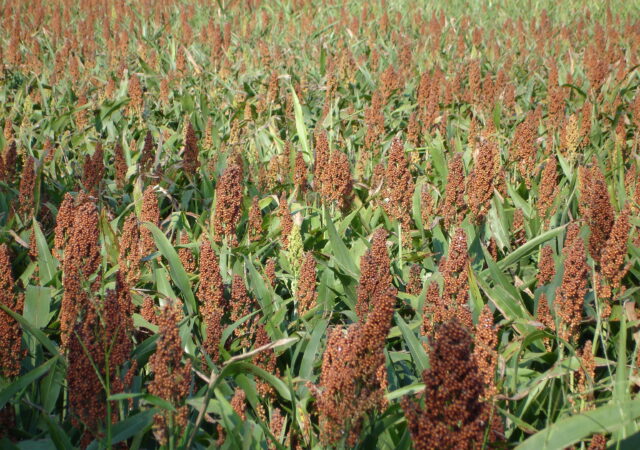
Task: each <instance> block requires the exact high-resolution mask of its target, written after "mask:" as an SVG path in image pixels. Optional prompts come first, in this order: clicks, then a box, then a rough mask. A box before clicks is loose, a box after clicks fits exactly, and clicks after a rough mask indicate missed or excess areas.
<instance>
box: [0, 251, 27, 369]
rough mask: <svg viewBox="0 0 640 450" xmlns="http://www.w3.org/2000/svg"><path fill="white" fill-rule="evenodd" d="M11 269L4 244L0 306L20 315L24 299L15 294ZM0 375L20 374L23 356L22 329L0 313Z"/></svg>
mask: <svg viewBox="0 0 640 450" xmlns="http://www.w3.org/2000/svg"><path fill="white" fill-rule="evenodd" d="M14 283H15V282H14V279H13V274H12V268H11V257H10V254H9V248H8V247H7V245H6V244H2V245H0V304H1V305H3V306H6V307H7V308H9V309H10V310H11V311H13V312H15V313H16V314H22V309H23V307H24V298H23V297H22V295H21V294H16V293H15V290H14ZM0 339H1V341H2V346H1V347H0V374H1V375H2V376H3V377H7V378H9V377H15V376H17V375H18V374H20V362H21V360H22V357H23V356H24V352H22V350H21V347H22V328H20V325H19V324H18V322H17V321H16V320H15V319H14V318H13V317H11V316H10V315H9V314H7V313H6V312H5V311H0Z"/></svg>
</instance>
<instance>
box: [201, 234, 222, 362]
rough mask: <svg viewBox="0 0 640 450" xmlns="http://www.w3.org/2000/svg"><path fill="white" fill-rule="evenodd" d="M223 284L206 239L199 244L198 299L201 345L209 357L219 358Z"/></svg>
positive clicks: (215, 257)
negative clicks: (202, 340)
mask: <svg viewBox="0 0 640 450" xmlns="http://www.w3.org/2000/svg"><path fill="white" fill-rule="evenodd" d="M223 294H224V285H223V283H222V276H221V275H220V266H219V265H218V256H217V255H216V254H215V252H214V251H213V248H212V247H211V243H210V242H209V240H208V239H203V241H202V243H201V244H200V286H199V288H198V300H199V301H200V313H201V314H202V319H203V322H204V324H205V327H206V337H205V339H204V342H203V343H202V344H203V347H204V349H205V351H206V352H207V354H208V355H209V356H210V357H211V359H212V360H213V361H215V362H218V361H219V360H220V350H219V346H220V340H221V338H222V331H223V327H224V323H223V319H224V310H225V306H226V304H225V300H224V296H223Z"/></svg>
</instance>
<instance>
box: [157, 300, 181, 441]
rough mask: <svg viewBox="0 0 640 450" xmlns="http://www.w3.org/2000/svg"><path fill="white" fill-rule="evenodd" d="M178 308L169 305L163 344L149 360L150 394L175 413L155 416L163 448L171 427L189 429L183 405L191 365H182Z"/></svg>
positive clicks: (160, 324)
mask: <svg viewBox="0 0 640 450" xmlns="http://www.w3.org/2000/svg"><path fill="white" fill-rule="evenodd" d="M181 309H182V308H181V306H180V305H179V304H176V305H173V306H171V305H167V306H165V307H164V308H163V310H162V313H161V315H160V317H159V318H158V327H159V329H160V331H159V332H160V340H159V341H158V344H157V345H156V351H155V353H154V354H153V355H152V356H151V358H150V359H149V364H150V367H151V370H152V371H153V380H152V381H151V383H150V384H149V392H150V393H151V394H153V395H156V396H158V397H160V398H163V399H165V400H167V401H169V402H170V403H171V404H172V405H175V406H176V411H175V412H171V411H163V412H161V413H158V414H156V415H155V416H154V425H153V426H154V435H155V437H156V439H157V440H158V442H159V443H160V444H166V442H167V439H168V434H169V433H172V432H174V431H173V430H171V429H170V428H171V427H177V428H181V429H184V428H185V427H186V426H187V414H188V413H189V409H188V406H187V405H183V403H184V401H185V399H186V398H187V395H188V394H189V390H190V384H191V382H190V380H191V361H190V360H188V359H187V360H186V361H184V362H183V361H182V345H181V343H182V339H181V338H180V334H179V328H178V325H179V322H180V320H181V319H182V311H181Z"/></svg>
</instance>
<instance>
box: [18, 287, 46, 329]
mask: <svg viewBox="0 0 640 450" xmlns="http://www.w3.org/2000/svg"><path fill="white" fill-rule="evenodd" d="M50 304H51V288H48V287H41V286H31V285H29V286H27V289H26V291H25V297H24V313H23V316H24V318H25V320H27V321H29V323H31V324H32V325H33V326H34V327H36V328H44V327H46V326H47V324H48V323H49V307H50Z"/></svg>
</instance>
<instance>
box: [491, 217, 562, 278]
mask: <svg viewBox="0 0 640 450" xmlns="http://www.w3.org/2000/svg"><path fill="white" fill-rule="evenodd" d="M564 228H565V225H562V226H560V227H557V228H554V229H552V230H549V231H546V232H544V233H542V234H541V235H539V236H536V237H534V238H533V239H531V240H530V241H527V242H526V243H525V244H523V245H521V246H520V247H518V248H517V249H515V250H514V251H513V252H511V253H509V254H508V255H507V256H506V257H505V258H503V259H501V260H500V261H498V267H499V268H500V269H501V270H504V269H506V268H507V267H509V266H510V265H511V264H514V263H516V262H518V261H520V260H521V259H522V258H524V257H525V256H527V255H529V254H530V253H533V252H534V251H535V250H536V249H537V248H538V247H539V246H541V245H542V244H544V243H545V242H547V241H550V240H551V239H553V238H554V237H556V236H558V235H560V234H561V233H562V232H563V231H564Z"/></svg>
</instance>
